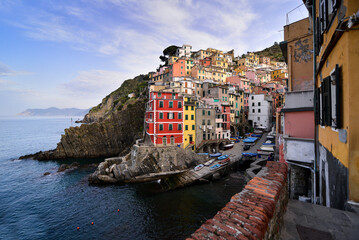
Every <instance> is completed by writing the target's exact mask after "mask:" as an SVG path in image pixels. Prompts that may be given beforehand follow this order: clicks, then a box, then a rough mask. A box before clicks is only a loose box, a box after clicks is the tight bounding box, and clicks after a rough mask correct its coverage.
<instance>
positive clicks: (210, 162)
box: [204, 159, 216, 166]
mask: <svg viewBox="0 0 359 240" xmlns="http://www.w3.org/2000/svg"><path fill="white" fill-rule="evenodd" d="M214 161H216V159H211V160H209V161H207V162H205V163H204V166H209V165H211V164H212V163H213V162H214Z"/></svg>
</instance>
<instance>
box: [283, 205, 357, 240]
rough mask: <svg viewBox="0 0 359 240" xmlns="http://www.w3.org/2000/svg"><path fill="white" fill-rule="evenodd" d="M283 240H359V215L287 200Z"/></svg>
mask: <svg viewBox="0 0 359 240" xmlns="http://www.w3.org/2000/svg"><path fill="white" fill-rule="evenodd" d="M281 239H283V240H297V239H298V240H304V239H307V240H311V239H313V240H314V239H315V240H317V239H325V240H331V239H333V240H334V239H340V240H342V239H348V240H351V239H353V240H354V239H359V215H358V214H355V213H352V212H347V211H341V210H338V209H334V208H327V207H324V206H319V205H313V204H311V203H304V202H300V201H297V200H289V202H288V209H287V212H286V213H285V215H284V225H283V227H282V230H281Z"/></svg>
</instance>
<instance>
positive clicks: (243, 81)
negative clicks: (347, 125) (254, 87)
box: [226, 75, 250, 91]
mask: <svg viewBox="0 0 359 240" xmlns="http://www.w3.org/2000/svg"><path fill="white" fill-rule="evenodd" d="M226 82H227V83H230V84H233V85H236V86H238V87H239V88H240V89H243V90H246V91H249V89H250V81H249V79H248V78H246V77H242V76H238V75H237V76H233V77H228V78H227V79H226Z"/></svg>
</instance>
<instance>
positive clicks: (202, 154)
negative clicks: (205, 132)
mask: <svg viewBox="0 0 359 240" xmlns="http://www.w3.org/2000/svg"><path fill="white" fill-rule="evenodd" d="M197 155H205V156H207V155H208V153H197Z"/></svg>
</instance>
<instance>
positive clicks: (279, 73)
mask: <svg viewBox="0 0 359 240" xmlns="http://www.w3.org/2000/svg"><path fill="white" fill-rule="evenodd" d="M277 78H288V70H286V69H277V70H273V71H272V72H271V79H277Z"/></svg>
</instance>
